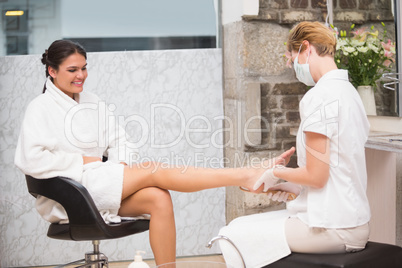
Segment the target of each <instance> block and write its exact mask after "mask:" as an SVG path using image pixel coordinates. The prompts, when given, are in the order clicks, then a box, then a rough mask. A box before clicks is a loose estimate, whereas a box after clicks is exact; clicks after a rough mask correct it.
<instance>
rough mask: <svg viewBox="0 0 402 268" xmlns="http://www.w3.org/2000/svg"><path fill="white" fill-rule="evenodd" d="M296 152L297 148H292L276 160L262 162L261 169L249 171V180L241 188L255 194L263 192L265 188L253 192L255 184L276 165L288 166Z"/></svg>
mask: <svg viewBox="0 0 402 268" xmlns="http://www.w3.org/2000/svg"><path fill="white" fill-rule="evenodd" d="M295 151H296V149H295V147H292V148H290V149H289V150H287V151H285V152H283V153H282V154H281V155H280V156H278V157H276V158H273V159H268V160H265V161H264V162H262V164H261V166H260V167H259V168H253V169H252V170H249V171H250V172H248V174H249V177H248V179H247V180H246V181H245V184H244V186H243V185H242V186H240V187H241V188H242V190H246V191H250V192H253V193H260V192H262V189H263V187H260V188H259V189H257V190H253V187H254V185H255V183H256V182H257V181H258V180H259V179H260V178H261V176H263V174H264V173H265V172H266V171H267V170H269V169H270V168H272V167H274V166H275V165H283V166H286V165H287V164H288V163H289V161H290V157H291V156H292V155H293V154H294V153H295Z"/></svg>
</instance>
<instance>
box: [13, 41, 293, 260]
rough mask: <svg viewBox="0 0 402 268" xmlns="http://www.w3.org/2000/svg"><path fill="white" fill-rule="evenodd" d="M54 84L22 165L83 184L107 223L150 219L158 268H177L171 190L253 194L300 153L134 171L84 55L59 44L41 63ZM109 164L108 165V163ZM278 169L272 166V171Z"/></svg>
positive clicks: (38, 111) (44, 202)
mask: <svg viewBox="0 0 402 268" xmlns="http://www.w3.org/2000/svg"><path fill="white" fill-rule="evenodd" d="M42 63H43V64H44V65H45V66H46V77H47V81H46V84H45V88H44V94H42V95H40V96H38V97H36V98H35V99H34V100H33V101H32V102H31V103H30V104H29V105H28V107H27V110H26V113H25V117H24V120H23V123H22V127H21V132H20V136H19V140H18V145H17V148H16V154H15V164H16V165H17V166H18V167H19V168H20V169H21V170H22V172H23V173H24V174H28V175H31V176H33V177H35V178H37V179H43V178H50V177H54V176H65V177H69V178H71V179H73V180H76V181H78V182H80V183H82V184H83V185H84V186H85V187H86V188H87V189H88V191H89V193H90V194H91V196H92V197H93V199H94V202H95V204H96V206H97V208H98V209H99V211H100V213H101V214H102V216H103V218H104V219H105V221H107V222H116V221H119V220H120V216H129V217H132V216H138V215H142V214H149V215H150V216H151V218H150V230H149V236H150V244H151V247H152V250H153V253H154V256H155V261H156V263H157V264H158V265H160V264H163V263H169V262H174V261H175V255H176V231H175V222H174V215H173V207H172V201H171V197H170V194H169V192H168V190H175V191H181V192H193V191H199V190H204V189H209V188H215V187H222V186H231V185H233V186H243V187H247V188H250V187H252V186H253V185H254V183H255V181H256V180H257V179H258V178H259V177H260V176H261V175H262V174H263V173H264V172H265V170H266V168H267V167H271V166H272V164H273V163H274V162H275V163H278V162H287V161H288V160H289V157H290V155H291V154H293V152H294V148H293V149H291V150H289V151H287V152H285V153H283V154H282V155H281V156H280V157H278V158H276V159H275V160H272V161H270V160H267V161H266V162H264V163H263V164H262V165H261V166H259V167H256V168H248V167H244V168H237V169H204V168H195V167H186V168H185V172H183V170H184V169H183V168H180V167H178V168H164V166H163V165H162V166H161V165H158V164H157V163H152V162H148V163H137V164H135V163H130V159H138V157H135V154H136V150H135V149H133V148H131V147H132V146H130V144H129V143H128V142H127V140H126V133H125V131H124V129H123V128H121V127H119V126H117V125H116V120H115V118H114V116H113V113H112V112H111V111H110V110H109V109H108V107H107V106H106V105H105V104H104V102H102V101H101V100H99V99H98V97H97V96H95V95H93V94H90V93H87V92H83V86H84V82H85V79H86V78H87V75H88V73H87V68H86V66H87V62H86V52H85V50H84V49H83V48H82V47H81V46H80V45H79V44H76V43H73V42H71V41H68V40H57V41H55V42H53V43H52V44H51V45H50V47H49V48H48V49H47V50H46V51H45V53H43V55H42ZM103 156H107V158H108V161H107V162H102V157H103ZM271 162H272V163H271ZM36 207H37V209H38V211H39V213H40V214H41V215H42V217H43V218H45V219H46V220H48V221H50V222H60V223H62V222H65V221H68V218H67V215H66V213H65V211H64V209H63V208H62V207H61V206H60V205H59V204H57V203H56V202H54V201H52V200H49V199H47V198H44V197H39V198H38V199H37V202H36Z"/></svg>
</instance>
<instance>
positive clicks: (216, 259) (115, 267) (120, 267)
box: [109, 255, 225, 268]
mask: <svg viewBox="0 0 402 268" xmlns="http://www.w3.org/2000/svg"><path fill="white" fill-rule="evenodd" d="M144 262H146V263H147V264H148V265H149V266H150V267H151V268H154V267H156V264H155V262H154V261H153V260H144ZM177 262H183V265H182V267H186V268H192V267H194V268H198V267H207V266H206V265H202V266H200V265H199V264H198V265H197V262H198V263H200V262H205V263H209V262H211V263H218V264H222V263H225V260H224V259H223V257H222V255H209V256H198V257H197V256H195V257H186V258H183V257H182V258H178V259H177ZM191 262H194V263H193V264H191ZM130 263H131V262H111V263H109V267H110V268H127V267H128V265H129V264H130ZM184 263H185V265H184ZM218 264H217V265H216V267H217V268H218V266H219V265H218ZM210 267H213V265H210ZM220 267H222V266H220ZM177 268H180V265H177Z"/></svg>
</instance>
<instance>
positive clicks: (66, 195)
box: [25, 175, 104, 226]
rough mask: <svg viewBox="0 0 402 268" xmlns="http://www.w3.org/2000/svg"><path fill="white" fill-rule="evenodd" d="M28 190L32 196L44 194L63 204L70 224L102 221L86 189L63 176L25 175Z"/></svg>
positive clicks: (88, 223) (89, 223)
mask: <svg viewBox="0 0 402 268" xmlns="http://www.w3.org/2000/svg"><path fill="white" fill-rule="evenodd" d="M25 178H26V182H27V186H28V191H29V193H30V194H32V195H33V196H34V197H37V195H41V196H45V197H47V198H49V199H52V200H54V201H56V202H58V203H59V204H61V205H62V206H63V208H64V209H65V210H66V212H67V215H68V219H69V222H70V225H81V226H82V225H93V224H97V223H99V222H104V221H103V218H102V217H101V216H100V214H99V212H98V210H97V208H96V206H95V203H94V201H93V200H92V197H91V196H90V194H89V192H88V190H87V189H86V188H85V187H84V186H82V185H81V184H80V183H78V182H76V181H74V180H72V179H69V178H65V177H54V178H49V179H36V178H34V177H32V176H29V175H26V176H25Z"/></svg>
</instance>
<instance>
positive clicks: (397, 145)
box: [290, 128, 402, 153]
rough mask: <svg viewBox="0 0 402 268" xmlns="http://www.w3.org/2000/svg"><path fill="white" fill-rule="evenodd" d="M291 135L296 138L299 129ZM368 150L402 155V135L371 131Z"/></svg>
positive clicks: (294, 130)
mask: <svg viewBox="0 0 402 268" xmlns="http://www.w3.org/2000/svg"><path fill="white" fill-rule="evenodd" d="M290 134H291V135H294V136H296V134H297V128H291V129H290ZM366 148H370V149H375V150H381V151H388V152H394V153H402V133H390V132H382V131H370V134H369V137H368V140H367V142H366Z"/></svg>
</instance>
